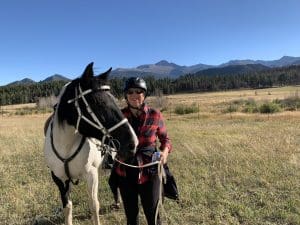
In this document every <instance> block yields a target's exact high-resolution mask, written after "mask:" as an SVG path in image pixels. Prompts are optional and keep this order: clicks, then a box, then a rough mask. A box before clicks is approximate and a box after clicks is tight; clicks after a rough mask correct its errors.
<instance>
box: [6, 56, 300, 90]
mask: <svg viewBox="0 0 300 225" xmlns="http://www.w3.org/2000/svg"><path fill="white" fill-rule="evenodd" d="M291 65H300V57H292V56H283V57H282V58H280V59H278V60H269V61H266V60H250V59H246V60H230V61H228V62H226V63H223V64H220V65H206V64H201V63H200V64H196V65H192V66H180V65H177V64H175V63H172V62H168V61H166V60H161V61H159V62H157V63H155V64H144V65H140V66H138V67H135V68H117V69H115V70H113V71H112V72H111V77H131V76H142V77H145V76H154V77H155V78H163V77H170V78H178V77H179V76H182V75H185V74H196V75H200V74H207V75H211V74H224V75H225V74H230V73H241V72H251V71H261V70H267V69H271V68H276V67H285V66H291ZM54 80H63V81H70V79H69V78H66V77H65V76H62V75H59V74H55V75H53V76H50V77H48V78H46V79H45V80H42V81H40V82H41V83H43V82H50V81H54ZM32 83H35V81H33V80H31V79H29V78H25V79H23V80H21V81H15V82H12V83H10V84H8V85H20V84H24V85H26V84H32Z"/></svg>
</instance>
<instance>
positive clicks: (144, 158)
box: [116, 105, 172, 184]
mask: <svg viewBox="0 0 300 225" xmlns="http://www.w3.org/2000/svg"><path fill="white" fill-rule="evenodd" d="M141 111H142V113H141V114H140V115H139V116H138V117H134V115H133V114H132V113H131V111H130V109H129V107H126V108H124V109H123V110H122V112H123V114H124V116H125V117H126V118H127V119H128V121H129V123H130V124H131V126H132V127H133V129H134V130H135V132H136V135H137V137H138V141H139V144H138V147H137V153H136V156H135V164H136V165H139V166H141V165H144V164H147V163H149V162H151V156H152V153H153V152H154V151H155V149H156V145H157V139H158V140H159V142H160V147H159V149H160V150H163V149H164V148H165V147H168V149H169V151H171V150H172V145H171V141H170V139H169V136H168V134H167V130H166V126H165V124H164V120H163V116H162V114H161V112H160V111H159V110H156V109H153V108H150V107H148V106H147V105H144V106H143V108H142V110H141ZM133 170H138V169H133ZM133 170H132V169H128V168H125V166H123V165H120V164H119V165H117V166H116V172H117V174H118V175H119V176H123V177H124V176H127V174H126V173H128V172H130V171H133ZM139 170H140V171H139V175H138V180H137V183H139V184H142V183H144V182H146V181H147V180H149V179H150V175H149V173H148V172H147V171H148V168H143V169H139Z"/></svg>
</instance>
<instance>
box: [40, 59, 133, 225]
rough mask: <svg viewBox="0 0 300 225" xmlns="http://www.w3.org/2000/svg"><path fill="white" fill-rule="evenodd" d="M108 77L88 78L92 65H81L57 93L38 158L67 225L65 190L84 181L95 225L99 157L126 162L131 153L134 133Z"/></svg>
mask: <svg viewBox="0 0 300 225" xmlns="http://www.w3.org/2000/svg"><path fill="white" fill-rule="evenodd" d="M110 71H111V68H110V69H109V70H108V71H106V72H104V73H102V74H99V75H96V76H94V71H93V63H90V64H89V65H87V66H86V68H85V70H84V72H83V74H82V76H81V77H79V78H76V79H74V80H72V81H71V82H69V83H68V84H66V85H65V86H64V87H63V88H62V90H61V91H60V94H59V96H58V103H57V106H56V109H55V111H54V114H53V116H52V117H51V119H50V121H49V126H48V127H47V128H46V134H45V142H44V157H45V161H46V164H47V166H48V167H49V168H50V170H51V176H52V179H53V181H54V183H55V184H56V185H57V187H58V189H59V191H60V197H61V201H62V205H63V211H64V217H65V224H67V225H72V201H71V200H70V198H69V194H70V188H71V186H72V185H74V184H76V181H78V180H79V179H85V180H86V181H87V187H88V193H89V207H90V210H91V214H92V222H93V224H94V225H100V220H99V201H98V168H99V166H100V165H101V163H102V161H103V158H104V154H103V151H105V149H106V150H107V149H116V151H117V155H118V157H120V158H122V159H128V158H131V157H132V156H133V155H134V154H135V152H136V147H137V144H138V139H137V137H136V135H135V132H134V130H133V128H132V127H131V126H130V124H129V123H128V121H127V119H126V118H125V117H124V115H123V114H122V112H121V111H120V109H119V107H118V106H117V104H116V101H115V98H114V96H113V95H112V94H111V92H110V86H109V85H108V83H109V81H108V75H109V73H110ZM107 146H111V147H113V148H107Z"/></svg>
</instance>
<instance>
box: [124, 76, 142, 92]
mask: <svg viewBox="0 0 300 225" xmlns="http://www.w3.org/2000/svg"><path fill="white" fill-rule="evenodd" d="M129 88H140V89H142V90H144V91H145V95H147V85H146V82H145V81H144V79H142V78H140V77H130V78H128V79H127V80H126V82H125V86H124V93H125V94H126V93H127V91H128V89H129Z"/></svg>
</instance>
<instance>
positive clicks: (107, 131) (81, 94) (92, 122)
mask: <svg viewBox="0 0 300 225" xmlns="http://www.w3.org/2000/svg"><path fill="white" fill-rule="evenodd" d="M109 90H110V86H109V85H102V86H100V87H99V88H97V89H96V90H93V89H88V90H85V91H82V89H81V86H80V84H79V85H78V90H77V88H75V98H73V99H70V100H68V104H70V103H73V102H74V104H75V108H76V110H77V114H78V117H77V122H76V127H75V129H76V131H77V132H78V129H79V124H80V121H81V119H83V120H84V121H86V122H87V123H88V124H90V125H91V126H93V127H95V128H96V129H98V130H100V131H101V132H102V134H103V137H102V141H101V145H102V146H103V145H104V141H105V139H106V138H108V137H111V135H110V133H111V132H112V131H114V130H116V129H117V128H119V127H120V126H122V125H123V124H125V123H128V120H127V119H126V118H124V119H122V120H121V121H120V122H119V123H117V124H116V125H114V126H112V127H111V128H109V129H107V128H105V127H104V126H103V125H102V123H101V122H100V121H99V120H98V118H97V116H96V115H95V113H94V112H93V110H92V108H91V107H90V105H89V103H88V102H87V100H86V98H85V95H87V94H89V93H92V92H94V91H109ZM78 92H79V93H78ZM80 99H82V101H83V102H84V104H85V107H86V110H87V112H88V113H89V114H90V116H91V117H92V119H93V120H90V119H88V118H87V117H86V116H84V115H83V114H82V113H81V109H80V107H79V100H80Z"/></svg>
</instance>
